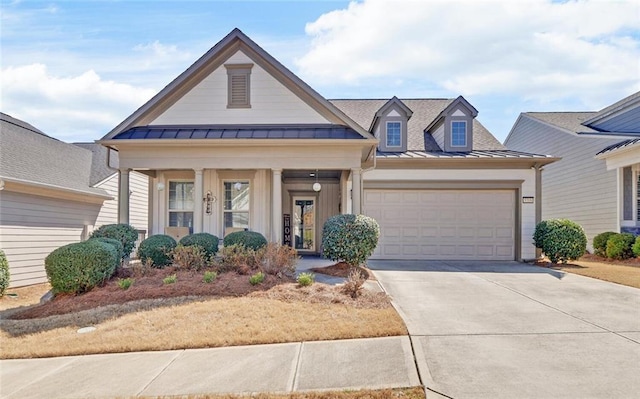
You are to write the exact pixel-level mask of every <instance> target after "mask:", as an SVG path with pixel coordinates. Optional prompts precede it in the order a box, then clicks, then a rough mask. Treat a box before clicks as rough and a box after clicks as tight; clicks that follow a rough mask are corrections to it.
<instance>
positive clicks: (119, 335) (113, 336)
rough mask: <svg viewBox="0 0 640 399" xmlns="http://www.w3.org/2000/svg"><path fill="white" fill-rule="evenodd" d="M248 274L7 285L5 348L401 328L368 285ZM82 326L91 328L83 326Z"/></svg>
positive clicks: (44, 349) (0, 325) (0, 326)
mask: <svg viewBox="0 0 640 399" xmlns="http://www.w3.org/2000/svg"><path fill="white" fill-rule="evenodd" d="M171 274H176V275H177V282H176V283H174V284H165V283H163V282H162V280H163V279H164V278H166V275H171ZM248 278H249V276H247V275H240V274H236V273H224V274H223V275H221V276H220V277H218V278H217V279H216V280H215V281H213V282H211V283H204V282H203V281H202V276H201V275H200V273H198V274H197V275H196V274H195V273H194V272H191V271H177V270H172V269H171V268H166V269H162V270H153V271H151V274H150V275H147V276H144V277H138V278H136V279H135V281H134V284H133V285H132V286H131V287H130V288H129V289H127V290H124V289H122V288H120V287H119V286H118V278H114V279H111V280H109V281H108V282H107V283H106V284H105V285H104V286H102V287H97V288H95V289H94V290H92V291H90V292H88V293H85V294H81V295H77V296H73V295H63V296H59V297H57V298H56V299H54V300H53V301H52V302H49V303H45V304H43V305H33V304H34V303H37V301H38V300H39V297H40V295H41V294H44V293H45V292H46V291H47V290H48V289H49V287H48V285H47V284H42V285H40V286H36V287H26V288H18V289H13V290H9V291H8V294H17V295H18V297H17V298H15V297H12V296H11V295H6V296H5V297H3V298H2V299H0V310H1V311H0V330H1V331H0V339H1V340H2V342H3V345H2V353H1V357H2V358H4V359H9V358H31V357H49V356H65V355H80V354H93V353H114V352H131V351H150V350H170V349H184V348H209V347H221V346H235V345H247V344H265V343H282V342H297V341H314V340H333V339H348V338H363V337H383V336H394V335H406V334H407V330H406V327H405V325H404V323H403V322H402V320H401V318H400V317H399V316H398V314H397V313H396V311H395V310H394V309H393V307H392V306H391V304H390V301H389V298H388V297H387V296H386V295H385V294H382V293H374V292H368V291H364V292H363V294H362V295H361V296H359V297H358V298H355V299H353V298H351V297H350V296H349V295H346V294H345V293H344V292H342V290H341V288H340V287H336V286H330V285H325V284H320V283H315V284H313V285H311V286H308V287H300V286H299V285H298V284H297V283H295V282H292V280H291V279H290V278H286V277H284V278H281V279H279V278H277V277H274V276H268V278H267V280H266V281H265V282H264V283H263V284H258V285H255V286H254V285H250V284H249V283H248ZM181 284H182V285H181ZM143 298H144V299H143ZM29 299H30V300H29ZM28 305H30V306H28ZM84 327H95V330H93V331H91V332H86V333H79V332H78V330H79V329H81V328H84Z"/></svg>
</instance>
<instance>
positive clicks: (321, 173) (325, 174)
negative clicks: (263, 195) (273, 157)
mask: <svg viewBox="0 0 640 399" xmlns="http://www.w3.org/2000/svg"><path fill="white" fill-rule="evenodd" d="M317 174H318V176H317V178H318V179H319V180H322V179H340V175H341V174H342V171H341V170H318V171H317ZM282 177H283V178H284V179H315V178H316V170H315V169H313V170H291V169H286V170H283V171H282Z"/></svg>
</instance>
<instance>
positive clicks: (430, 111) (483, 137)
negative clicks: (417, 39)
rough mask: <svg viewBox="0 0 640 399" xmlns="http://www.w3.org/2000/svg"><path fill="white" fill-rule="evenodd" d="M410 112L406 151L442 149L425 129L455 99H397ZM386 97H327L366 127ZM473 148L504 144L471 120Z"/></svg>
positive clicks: (488, 147)
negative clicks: (358, 98)
mask: <svg viewBox="0 0 640 399" xmlns="http://www.w3.org/2000/svg"><path fill="white" fill-rule="evenodd" d="M400 100H401V101H402V102H403V103H404V104H405V105H406V106H407V107H409V109H411V111H413V115H412V116H411V118H410V119H409V122H408V123H407V136H408V137H407V150H409V151H441V149H440V147H439V146H438V144H437V143H436V141H435V140H434V139H433V137H432V136H431V135H430V134H425V133H424V129H425V128H426V127H427V126H428V125H429V124H430V123H431V122H432V121H433V120H434V119H435V118H437V117H438V115H439V114H440V113H441V112H442V111H443V110H444V109H445V108H446V107H447V106H448V105H449V104H451V102H452V101H454V99H400ZM387 101H389V100H388V99H373V100H366V99H364V100H343V99H339V100H329V102H330V103H332V104H333V105H335V106H336V107H338V108H339V109H340V110H341V111H342V112H344V113H345V114H346V115H347V116H348V117H350V118H351V119H353V120H354V121H355V122H356V123H357V124H359V125H360V126H362V127H363V128H364V129H367V130H369V128H370V127H371V123H372V121H373V118H374V117H375V114H376V112H377V111H378V110H379V109H380V107H382V106H383V105H384V104H386V103H387ZM473 148H474V150H504V149H505V147H504V146H503V145H502V144H500V142H499V141H498V140H497V139H496V138H495V137H494V136H493V135H492V134H491V133H490V132H489V131H488V130H487V129H486V128H485V127H484V126H482V124H481V123H480V122H479V121H478V120H476V119H474V120H473Z"/></svg>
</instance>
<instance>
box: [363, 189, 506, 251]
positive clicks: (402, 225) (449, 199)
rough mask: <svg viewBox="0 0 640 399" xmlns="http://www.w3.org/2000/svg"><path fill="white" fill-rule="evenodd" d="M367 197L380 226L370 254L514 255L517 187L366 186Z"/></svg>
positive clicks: (367, 208) (368, 210) (369, 210)
mask: <svg viewBox="0 0 640 399" xmlns="http://www.w3.org/2000/svg"><path fill="white" fill-rule="evenodd" d="M364 197H365V202H364V205H365V213H366V214H367V215H368V216H371V217H373V218H374V219H376V220H377V221H378V223H379V224H380V230H381V232H380V233H381V234H380V241H379V243H378V247H377V248H376V250H375V252H374V255H373V257H372V258H377V259H450V260H453V259H457V260H466V259H470V260H471V259H475V260H513V259H514V258H515V252H514V248H515V215H516V211H515V192H514V191H511V190H381V189H375V190H374V189H367V190H365V192H364Z"/></svg>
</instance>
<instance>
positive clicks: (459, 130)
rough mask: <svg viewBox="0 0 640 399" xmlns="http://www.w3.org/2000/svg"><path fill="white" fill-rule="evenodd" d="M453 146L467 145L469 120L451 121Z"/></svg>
mask: <svg viewBox="0 0 640 399" xmlns="http://www.w3.org/2000/svg"><path fill="white" fill-rule="evenodd" d="M451 146H452V147H466V146H467V122H465V121H453V122H451Z"/></svg>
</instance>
